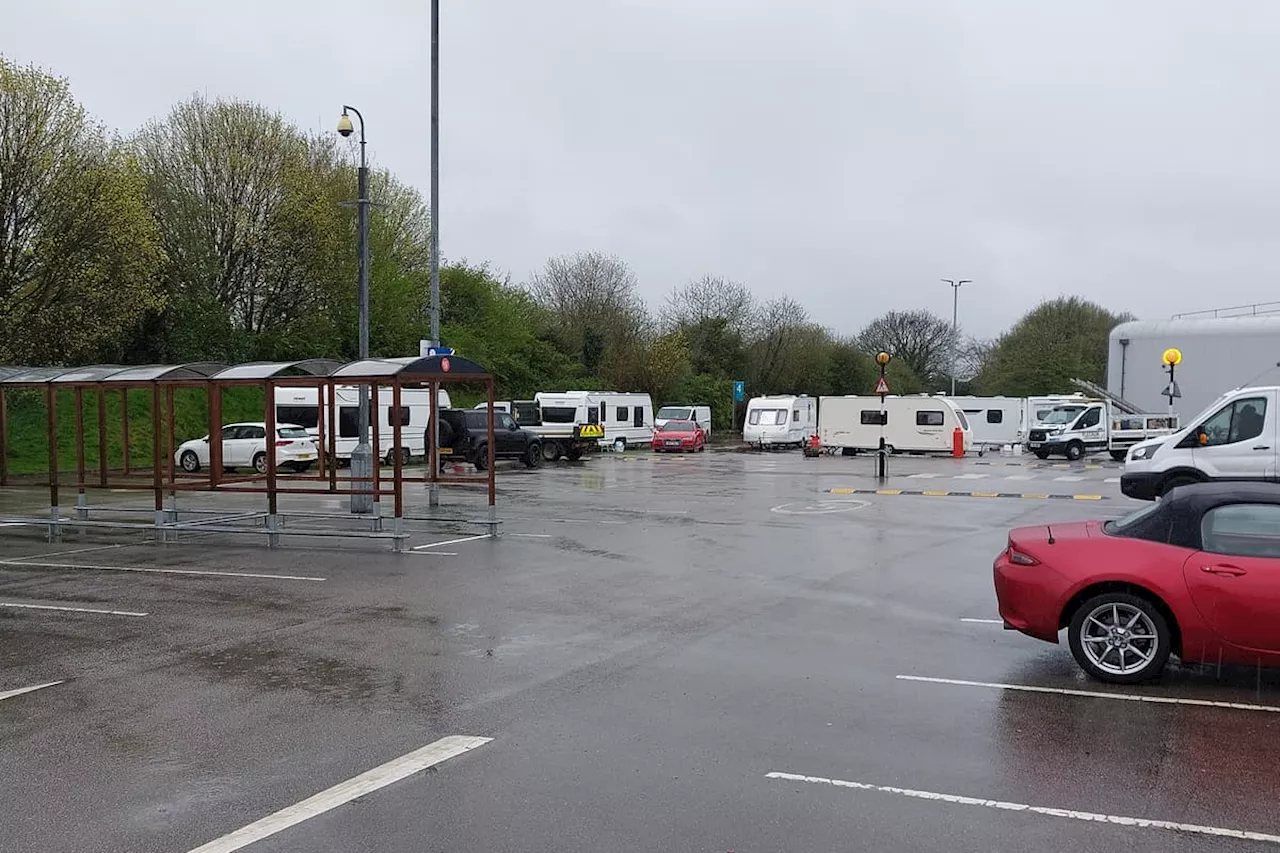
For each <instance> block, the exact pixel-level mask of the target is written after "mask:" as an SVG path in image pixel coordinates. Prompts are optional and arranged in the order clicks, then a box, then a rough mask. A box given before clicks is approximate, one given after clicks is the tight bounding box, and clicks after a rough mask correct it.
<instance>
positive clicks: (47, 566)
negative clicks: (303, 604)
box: [0, 559, 326, 583]
mask: <svg viewBox="0 0 1280 853" xmlns="http://www.w3.org/2000/svg"><path fill="white" fill-rule="evenodd" d="M0 566H30V567H32V568H36V569H83V570H85V571H93V572H138V573H141V574H156V575H207V576H211V577H220V578H261V579H264V580H276V581H310V582H313V583H321V582H323V581H324V580H326V579H325V578H314V577H308V576H306V575H268V574H257V573H254V572H218V571H214V570H213V569H156V568H151V567H146V566H82V565H78V564H76V563H36V562H30V561H29V559H28V560H24V561H23V562H21V563H19V562H17V561H15V560H0Z"/></svg>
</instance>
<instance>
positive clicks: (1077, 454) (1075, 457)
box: [1067, 441, 1084, 462]
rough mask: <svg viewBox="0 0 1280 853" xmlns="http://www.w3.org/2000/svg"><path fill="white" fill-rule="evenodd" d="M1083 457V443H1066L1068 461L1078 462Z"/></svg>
mask: <svg viewBox="0 0 1280 853" xmlns="http://www.w3.org/2000/svg"><path fill="white" fill-rule="evenodd" d="M1083 458H1084V445H1083V444H1081V443H1080V442H1078V441H1073V442H1071V443H1070V444H1068V445H1067V460H1068V461H1069V462H1079V461H1080V460H1081V459H1083Z"/></svg>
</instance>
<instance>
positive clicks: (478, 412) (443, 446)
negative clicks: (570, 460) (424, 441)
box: [439, 409, 542, 471]
mask: <svg viewBox="0 0 1280 853" xmlns="http://www.w3.org/2000/svg"><path fill="white" fill-rule="evenodd" d="M494 415H495V416H496V417H497V420H496V421H495V422H494V424H493V456H494V458H495V459H519V460H520V461H521V462H523V463H524V464H525V467H527V468H537V467H538V466H539V465H541V464H542V440H541V439H539V438H538V436H536V435H534V434H533V433H531V432H529V431H528V430H524V429H521V428H520V425H519V424H517V423H516V422H515V419H514V418H512V417H511V415H509V414H507V413H506V412H494ZM439 446H440V451H441V452H440V455H441V457H442V458H448V459H461V460H464V461H466V462H470V463H471V464H472V465H475V466H476V468H477V469H478V470H481V471H483V470H484V469H485V468H486V467H487V466H488V464H489V418H488V413H487V412H486V411H485V410H484V409H441V410H440V445H439ZM446 450H447V451H448V453H447V454H446V453H445V452H444V451H446Z"/></svg>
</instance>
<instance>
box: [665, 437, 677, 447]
mask: <svg viewBox="0 0 1280 853" xmlns="http://www.w3.org/2000/svg"><path fill="white" fill-rule="evenodd" d="M665 444H666V445H667V447H679V446H680V442H679V441H672V440H670V439H668V440H667V441H666V442H665Z"/></svg>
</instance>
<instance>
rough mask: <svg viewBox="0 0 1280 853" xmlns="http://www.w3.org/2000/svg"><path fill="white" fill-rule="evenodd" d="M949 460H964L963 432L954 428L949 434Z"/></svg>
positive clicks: (958, 428)
mask: <svg viewBox="0 0 1280 853" xmlns="http://www.w3.org/2000/svg"><path fill="white" fill-rule="evenodd" d="M951 458H952V459H963V458H964V430H962V429H960V427H956V428H955V429H954V430H952V432H951Z"/></svg>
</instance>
